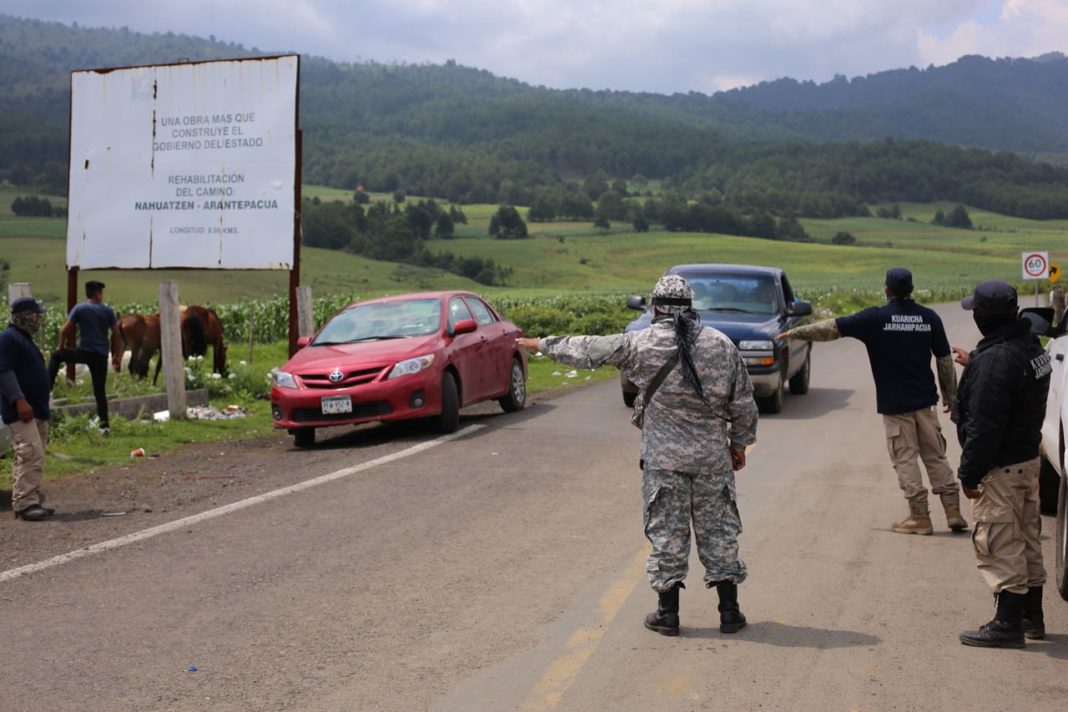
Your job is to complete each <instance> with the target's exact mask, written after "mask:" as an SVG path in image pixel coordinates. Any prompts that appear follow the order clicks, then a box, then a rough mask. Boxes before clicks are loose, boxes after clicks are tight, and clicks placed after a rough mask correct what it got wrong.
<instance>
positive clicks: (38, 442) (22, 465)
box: [7, 418, 48, 512]
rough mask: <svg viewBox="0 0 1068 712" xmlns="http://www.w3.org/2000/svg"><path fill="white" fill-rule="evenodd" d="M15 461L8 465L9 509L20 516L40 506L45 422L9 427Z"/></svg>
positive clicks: (45, 431) (19, 421) (46, 426)
mask: <svg viewBox="0 0 1068 712" xmlns="http://www.w3.org/2000/svg"><path fill="white" fill-rule="evenodd" d="M7 427H8V430H10V431H11V442H12V444H13V445H14V450H15V459H14V460H13V461H12V463H11V476H12V477H11V480H12V481H11V509H13V510H14V511H16V512H21V511H22V510H23V509H26V508H27V507H32V506H33V505H35V504H40V503H41V499H42V497H41V479H42V478H43V477H44V464H45V444H46V443H47V442H48V421H47V420H37V419H36V418H35V419H33V420H32V421H30V422H29V423H23V422H22V421H21V420H16V421H15V422H14V423H8V426H7Z"/></svg>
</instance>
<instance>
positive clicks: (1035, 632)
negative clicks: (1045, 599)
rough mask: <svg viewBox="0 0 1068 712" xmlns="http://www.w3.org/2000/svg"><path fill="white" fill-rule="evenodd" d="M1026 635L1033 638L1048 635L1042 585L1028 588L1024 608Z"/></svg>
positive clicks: (1024, 630)
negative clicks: (1043, 611) (1043, 607)
mask: <svg viewBox="0 0 1068 712" xmlns="http://www.w3.org/2000/svg"><path fill="white" fill-rule="evenodd" d="M1023 632H1024V636H1025V637H1027V638H1030V639H1031V640H1042V639H1043V638H1045V637H1046V618H1045V616H1044V615H1043V614H1042V587H1041V586H1032V587H1031V588H1029V589H1027V595H1026V597H1025V598H1024V608H1023Z"/></svg>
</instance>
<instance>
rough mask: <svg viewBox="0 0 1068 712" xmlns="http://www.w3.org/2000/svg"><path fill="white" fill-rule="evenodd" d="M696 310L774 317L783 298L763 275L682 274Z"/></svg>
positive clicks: (768, 278) (769, 279)
mask: <svg viewBox="0 0 1068 712" xmlns="http://www.w3.org/2000/svg"><path fill="white" fill-rule="evenodd" d="M682 276H683V277H684V278H685V279H686V281H687V282H689V283H690V287H691V288H692V289H693V308H694V309H697V310H701V309H704V310H711V311H727V312H745V313H748V314H769V315H770V314H776V313H778V312H779V309H780V306H781V302H782V297H781V296H780V295H779V290H778V289H777V288H776V286H775V281H774V280H773V279H772V278H771V277H768V276H764V275H747V274H692V275H691V274H684V275H682Z"/></svg>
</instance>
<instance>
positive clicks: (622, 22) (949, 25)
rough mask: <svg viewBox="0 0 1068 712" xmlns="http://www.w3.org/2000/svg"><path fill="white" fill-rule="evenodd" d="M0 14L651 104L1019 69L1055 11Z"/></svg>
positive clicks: (187, 2) (541, 7) (381, 9)
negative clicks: (963, 68) (794, 86)
mask: <svg viewBox="0 0 1068 712" xmlns="http://www.w3.org/2000/svg"><path fill="white" fill-rule="evenodd" d="M4 11H5V12H7V13H10V14H13V15H16V16H22V17H38V18H42V19H50V20H58V21H62V22H67V23H69V22H72V21H77V22H78V23H79V24H82V25H90V26H97V25H102V26H113V27H118V26H123V25H126V26H129V27H130V29H132V30H137V31H143V32H154V31H160V32H165V31H173V32H179V33H185V34H192V35H199V36H205V37H206V36H208V35H209V34H213V35H215V36H216V37H217V38H218V39H221V40H225V41H234V42H240V43H242V44H244V45H245V46H246V47H252V46H255V47H258V48H260V49H262V50H294V51H299V52H302V53H305V54H319V55H325V56H327V57H330V58H331V59H335V60H339V61H366V60H374V61H378V62H410V63H421V62H434V63H440V62H443V61H445V60H447V59H455V60H456V61H458V62H460V63H461V64H464V65H468V66H473V67H477V68H480V69H487V70H489V71H491V72H493V73H495V74H498V75H501V76H508V77H515V78H518V79H521V80H523V81H526V82H530V83H532V84H544V85H547V86H551V87H558V88H563V87H587V88H593V89H602V88H612V89H629V90H642V91H655V92H664V93H670V92H675V91H690V90H694V91H703V92H712V91H715V90H717V89H726V88H731V87H733V86H738V85H739V84H740V83H752V82H756V81H762V80H768V79H776V78H779V77H783V76H791V77H795V78H798V79H815V80H818V81H824V80H827V79H829V78H831V77H832V76H833V75H834V74H845V75H847V76H855V75H859V74H867V73H871V72H876V71H882V70H885V69H894V68H898V67H906V66H910V65H919V66H926V65H927V64H929V63H936V64H944V63H947V62H951V61H953V60H955V59H956V58H957V57H959V56H960V55H962V54H970V53H980V54H986V55H995V56H1006V55H1011V56H1033V55H1036V54H1040V53H1043V52H1047V51H1051V50H1054V49H1059V48H1061V46H1063V38H1064V37H1065V36H1068V5H1066V3H1065V2H1064V1H1063V0H1003V1H1001V2H999V1H997V0H938V1H937V2H931V1H930V0H616V1H614V2H613V1H611V0H588V1H587V2H583V3H575V2H573V0H407V1H406V2H404V3H382V2H380V1H376V2H371V1H370V0H350V1H348V2H346V1H344V0H292V1H289V0H228V2H225V3H219V2H217V1H216V0H183V1H182V2H180V3H176V2H145V1H144V0H138V1H137V2H134V1H133V0H81V1H78V0H5V10H4Z"/></svg>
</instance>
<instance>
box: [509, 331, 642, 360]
mask: <svg viewBox="0 0 1068 712" xmlns="http://www.w3.org/2000/svg"><path fill="white" fill-rule="evenodd" d="M516 343H517V344H518V345H519V346H522V347H524V348H526V349H529V350H532V351H541V352H542V353H543V354H545V355H546V356H548V357H549V358H551V359H552V360H553V361H559V362H560V363H563V364H567V365H568V366H573V367H575V368H597V367H599V366H604V365H606V364H607V365H609V366H622V365H624V363H626V361H627V358H628V353H629V350H628V349H627V339H626V336H625V335H624V334H613V335H611V336H546V337H543V338H540V339H531V338H521V339H516Z"/></svg>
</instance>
